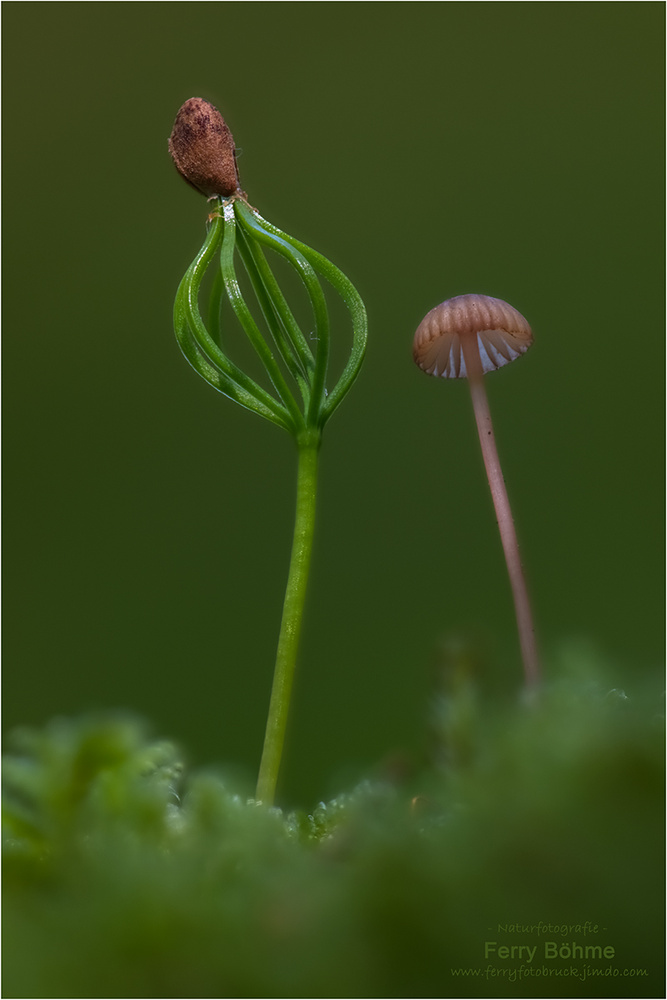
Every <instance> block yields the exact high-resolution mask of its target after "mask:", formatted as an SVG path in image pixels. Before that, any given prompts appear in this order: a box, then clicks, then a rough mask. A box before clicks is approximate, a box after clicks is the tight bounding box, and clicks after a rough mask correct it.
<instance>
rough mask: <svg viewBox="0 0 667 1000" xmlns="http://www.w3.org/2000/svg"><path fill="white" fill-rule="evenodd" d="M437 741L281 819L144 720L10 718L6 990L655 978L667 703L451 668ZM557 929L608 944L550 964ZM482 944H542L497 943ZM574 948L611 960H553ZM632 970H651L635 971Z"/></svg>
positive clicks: (520, 984)
mask: <svg viewBox="0 0 667 1000" xmlns="http://www.w3.org/2000/svg"><path fill="white" fill-rule="evenodd" d="M448 698H449V704H448V701H447V700H448ZM458 698H462V699H464V701H465V704H462V705H459V706H457V704H456V700H457V699H458ZM463 730H465V732H463ZM432 742H433V744H434V751H433V753H432V760H431V762H430V763H428V765H427V766H425V767H424V769H423V770H422V771H421V773H419V774H415V775H413V776H412V777H411V779H410V780H409V781H406V783H405V784H403V785H399V786H390V785H383V784H377V783H375V784H374V783H370V782H369V783H365V784H363V785H362V786H360V787H359V788H357V789H356V790H354V791H353V792H351V793H350V794H348V795H343V796H340V797H339V798H337V799H336V800H334V801H333V802H330V803H328V804H323V803H321V804H319V805H318V806H317V807H316V808H315V809H314V810H312V811H311V812H310V813H308V812H294V813H290V814H284V813H283V812H281V811H280V810H277V809H273V810H268V809H266V808H264V807H261V806H257V805H256V804H255V803H254V802H252V801H250V802H248V801H246V800H242V799H241V798H239V796H238V795H236V794H234V791H233V790H232V789H230V788H228V787H226V786H225V784H224V783H223V782H222V781H221V780H220V779H219V778H218V777H217V776H216V775H215V774H209V773H195V774H191V775H190V774H186V773H184V772H183V768H182V766H181V764H180V763H179V761H180V757H179V754H178V753H177V751H176V750H175V749H174V748H173V747H172V746H171V745H169V744H165V743H155V742H152V741H151V740H150V739H149V738H148V736H147V732H146V729H145V727H144V725H143V724H142V723H141V722H139V721H137V720H135V719H131V718H123V717H106V718H83V719H79V720H56V721H54V722H53V723H52V724H51V725H50V726H48V727H47V728H46V729H45V730H43V731H41V732H34V731H22V732H20V733H16V734H15V735H14V737H13V743H12V753H11V754H10V755H8V756H7V758H6V761H5V913H4V934H5V952H4V954H5V984H4V985H5V995H8V996H15V997H105V996H109V997H169V996H173V997H182V996H189V997H225V996H228V997H313V996H314V997H328V996H330V997H360V996H363V997H375V996H377V997H380V996H381V997H391V996H395V997H410V996H423V997H440V996H449V995H454V996H512V997H516V996H535V995H539V996H557V997H563V996H600V997H603V996H604V997H610V996H624V997H627V996H637V997H640V996H647V997H648V996H656V995H659V993H660V990H661V988H662V987H661V983H660V976H661V972H662V967H663V962H662V941H663V934H662V884H663V880H662V856H663V851H662V843H663V823H662V816H663V809H662V799H663V796H662V789H663V737H662V719H661V715H660V705H659V703H658V701H657V699H655V698H654V697H653V696H652V694H651V693H645V692H640V693H636V694H632V695H630V696H626V695H625V694H624V693H622V692H618V691H610V690H609V688H608V687H606V686H605V684H604V680H603V679H600V680H594V679H593V680H590V679H589V680H587V681H583V682H582V681H581V680H579V681H578V682H570V681H567V680H561V681H560V682H559V683H557V684H554V685H553V686H552V688H551V690H547V692H546V693H545V695H544V697H543V698H542V700H541V701H540V703H538V704H534V705H531V706H525V705H512V706H506V707H504V708H496V707H493V706H490V705H485V704H483V703H480V699H479V698H477V696H476V693H475V689H474V685H473V686H471V685H470V684H460V683H458V682H457V683H456V684H453V685H451V690H449V692H447V690H446V689H445V690H444V691H443V694H442V699H441V700H440V702H439V711H438V712H437V713H436V715H435V722H434V732H433V741H432ZM452 743H454V744H455V745H454V750H455V749H456V747H459V748H460V747H461V746H465V748H466V752H465V754H458V755H457V753H448V752H447V750H448V746H449V748H450V749H451V744H452ZM540 921H541V922H542V924H549V923H550V924H552V925H553V926H554V928H556V927H557V928H558V930H557V931H556V930H554V931H552V932H550V933H547V934H545V932H544V931H543V930H542V929H538V928H539V925H540ZM586 921H589V922H590V924H591V925H598V930H597V932H595V933H593V932H592V931H590V930H588V931H584V930H583V929H582V928H584V925H585V922H586ZM577 926H579V930H577V929H576V928H577ZM565 927H569V928H574V929H573V930H571V931H567V930H565V931H564V928H565ZM508 928H516V929H508ZM547 940H553V941H555V942H556V943H557V945H558V947H559V948H560V947H563V946H565V947H572V945H573V944H574V945H575V946H576V947H579V945H581V946H582V947H584V946H598V945H600V946H602V945H604V946H606V947H611V948H613V950H614V955H613V958H611V959H604V958H601V959H600V960H598V959H597V958H595V957H592V958H589V959H588V960H586V959H583V958H579V956H578V953H577V952H576V950H575V958H574V959H573V960H572V961H568V960H566V959H565V958H561V957H560V956H559V957H557V958H554V959H549V960H545V959H544V958H542V959H541V958H540V956H541V954H542V952H543V949H544V945H545V942H546V941H547ZM489 941H492V942H495V943H496V948H501V947H511V946H515V947H518V946H524V947H525V948H530V947H535V948H536V952H535V954H534V957H533V960H532V962H526V961H523V962H522V961H520V960H518V959H517V960H512V959H509V958H508V959H501V958H499V957H498V955H497V954H495V955H494V954H493V951H492V952H491V958H490V959H487V958H485V955H484V950H485V943H486V942H489ZM526 954H527V953H525V954H524V956H523V957H524V958H525V957H526ZM521 965H523V966H524V968H525V969H527V970H528V971H527V972H526V973H525V975H526V978H525V979H523V980H521V981H510V980H509V978H508V976H509V974H510V969H513V968H517V969H518V968H519V967H520V966H521ZM491 967H493V968H494V969H496V970H500V971H499V972H496V973H490V972H489V969H490V968H491ZM539 967H542V968H543V969H546V970H547V971H546V972H543V974H542V975H541V977H540V978H539V982H538V980H537V978H536V977H535V971H536V970H537V969H538V968H539ZM586 967H587V968H588V969H589V971H590V970H593V971H594V972H595V971H598V972H604V971H605V970H607V969H610V970H611V972H608V973H607V974H606V975H605V976H600V977H598V976H594V975H591V978H588V979H587V980H586V981H585V982H582V981H581V979H580V978H577V975H576V974H572V973H567V972H563V971H562V970H566V969H568V968H570V969H572V968H574V969H575V970H579V972H578V975H581V974H582V972H583V970H584V969H585V968H586ZM454 969H475V970H482V973H481V974H468V975H466V976H461V975H456V974H455V973H454V972H453V971H452V970H454ZM626 969H628V970H630V969H632V970H636V969H641V970H646V975H633V977H632V981H631V985H630V987H629V986H628V982H629V980H628V977H627V976H626V975H624V970H626ZM503 970H504V971H503ZM558 970H561V971H560V972H559V971H558ZM614 970H616V971H614ZM557 972H558V975H556V973H557ZM547 973H549V974H548V975H547ZM487 976H488V977H489V978H486V977H487Z"/></svg>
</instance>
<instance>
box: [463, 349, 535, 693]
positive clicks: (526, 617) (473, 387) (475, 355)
mask: <svg viewBox="0 0 667 1000" xmlns="http://www.w3.org/2000/svg"><path fill="white" fill-rule="evenodd" d="M463 354H464V359H465V362H466V370H467V373H468V382H469V384H470V395H471V397H472V405H473V410H474V411H475V420H476V422H477V432H478V434H479V443H480V444H481V446H482V456H483V458H484V465H485V467H486V474H487V477H488V480H489V486H490V488H491V497H492V499H493V506H494V507H495V509H496V517H497V519H498V529H499V531H500V540H501V542H502V545H503V551H504V553H505V562H506V563H507V572H508V573H509V578H510V584H511V587H512V594H513V596H514V608H515V611H516V621H517V626H518V629H519V643H520V645H521V654H522V656H523V666H524V671H525V675H526V683H527V684H528V686H529V687H534V686H535V685H536V684H537V683H538V681H539V678H540V663H539V657H538V653H537V644H536V641H535V627H534V624H533V615H532V611H531V609H530V601H529V599H528V588H527V587H526V578H525V576H524V573H523V567H522V565H521V557H520V555H519V543H518V541H517V537H516V530H515V528H514V519H513V518H512V510H511V508H510V502H509V498H508V496H507V490H506V488H505V480H504V478H503V470H502V469H501V467H500V459H499V458H498V450H497V448H496V439H495V435H494V433H493V424H492V423H491V412H490V410H489V401H488V398H487V395H486V389H485V387H484V375H483V373H482V366H481V361H480V359H479V352H478V348H477V345H476V343H474V342H473V344H472V345H467V344H465V342H464V347H463Z"/></svg>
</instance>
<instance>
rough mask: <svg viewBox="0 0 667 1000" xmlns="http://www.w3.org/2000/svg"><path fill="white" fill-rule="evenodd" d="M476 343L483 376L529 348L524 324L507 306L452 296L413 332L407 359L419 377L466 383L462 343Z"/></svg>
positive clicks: (482, 297)
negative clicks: (411, 361) (434, 377)
mask: <svg viewBox="0 0 667 1000" xmlns="http://www.w3.org/2000/svg"><path fill="white" fill-rule="evenodd" d="M464 339H467V340H469V341H470V342H473V343H474V342H476V343H477V345H478V348H479V357H480V361H481V365H482V371H483V372H491V371H494V370H495V369H496V368H502V367H503V365H507V364H509V363H510V361H514V359H515V358H518V357H519V355H520V354H525V352H526V351H527V350H528V348H529V347H530V345H531V344H532V342H533V331H532V330H531V329H530V326H529V325H528V322H527V320H525V319H524V317H523V316H522V315H521V313H520V312H518V311H517V310H516V309H515V308H514V307H513V306H511V305H509V303H508V302H503V300H502V299H494V298H491V296H490V295H456V296H455V297H454V298H453V299H447V300H446V301H445V302H441V303H440V305H439V306H436V307H435V309H431V311H430V312H428V313H427V314H426V316H424V318H423V320H422V321H421V323H420V324H419V326H418V327H417V331H416V333H415V339H414V344H413V347H412V356H413V358H414V360H415V364H417V365H418V366H419V367H420V368H421V369H422V371H425V372H427V373H428V374H429V375H438V376H440V377H441V378H467V377H468V373H467V371H466V363H465V358H464V356H463V351H462V346H461V345H462V341H463V340H464Z"/></svg>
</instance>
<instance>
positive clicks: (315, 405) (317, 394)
mask: <svg viewBox="0 0 667 1000" xmlns="http://www.w3.org/2000/svg"><path fill="white" fill-rule="evenodd" d="M234 209H235V212H236V217H237V218H238V220H239V222H240V223H241V225H242V226H243V228H244V230H245V232H246V233H248V234H249V235H250V236H251V237H253V238H254V239H256V240H257V241H259V242H260V243H264V244H265V245H266V246H269V247H271V249H272V250H275V251H276V252H277V253H279V254H280V255H281V256H282V257H285V258H286V259H287V260H288V261H289V263H290V264H291V265H292V267H294V268H295V269H296V271H297V272H298V274H299V277H300V278H301V280H302V282H303V284H304V287H305V289H306V292H307V293H308V297H309V298H310V301H311V304H312V307H313V313H314V316H315V337H316V340H317V353H316V356H315V370H314V372H313V375H312V382H311V397H310V405H309V408H308V414H307V423H308V425H309V426H310V427H314V426H320V427H321V426H322V415H323V413H324V402H325V382H326V377H327V365H328V362H329V311H328V309H327V303H326V299H325V298H324V292H323V291H322V286H321V285H320V283H319V281H318V279H317V275H316V273H315V270H314V268H313V267H312V266H311V265H310V263H309V262H308V260H307V258H306V257H305V255H304V254H302V253H301V252H300V249H299V248H298V247H295V246H293V244H292V243H291V242H290V241H289V240H288V239H286V238H285V236H284V235H283V234H282V233H280V230H276V231H275V232H273V231H272V227H269V226H267V225H266V224H265V221H264V219H262V217H261V215H259V214H258V213H257V212H255V210H254V209H252V208H250V206H249V205H248V203H247V202H245V201H242V200H240V199H239V200H238V201H236V202H235V204H234Z"/></svg>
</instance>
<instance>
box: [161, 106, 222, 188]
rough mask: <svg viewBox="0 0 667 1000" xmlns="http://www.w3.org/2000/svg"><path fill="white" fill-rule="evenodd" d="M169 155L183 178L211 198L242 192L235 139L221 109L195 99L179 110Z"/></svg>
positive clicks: (170, 141) (170, 142)
mask: <svg viewBox="0 0 667 1000" xmlns="http://www.w3.org/2000/svg"><path fill="white" fill-rule="evenodd" d="M169 152H170V153H171V158H172V160H173V161H174V164H175V166H176V169H177V170H178V172H179V174H180V175H181V177H183V178H184V179H185V180H186V181H187V182H188V184H190V185H191V186H192V187H193V188H196V189H197V191H201V193H202V194H205V195H206V196H207V197H211V196H213V195H221V196H223V197H227V196H229V195H231V194H234V192H235V191H236V190H237V189H238V186H239V175H238V171H237V169H236V157H235V155H234V137H233V136H232V133H231V132H230V131H229V127H228V125H227V123H226V121H225V119H224V118H223V117H222V115H221V114H220V112H219V111H218V109H217V108H216V107H215V105H213V104H209V102H208V101H205V100H204V99H203V98H202V97H191V98H190V100H189V101H186V102H185V104H184V105H183V106H182V107H181V108H180V109H179V111H178V114H177V115H176V121H175V122H174V127H173V129H172V131H171V135H170V137H169Z"/></svg>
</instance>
